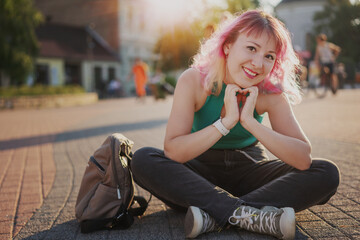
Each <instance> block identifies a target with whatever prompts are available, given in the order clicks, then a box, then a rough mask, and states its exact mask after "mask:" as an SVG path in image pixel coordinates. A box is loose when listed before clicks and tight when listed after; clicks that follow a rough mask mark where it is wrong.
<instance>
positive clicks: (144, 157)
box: [130, 147, 162, 173]
mask: <svg viewBox="0 0 360 240" xmlns="http://www.w3.org/2000/svg"><path fill="white" fill-rule="evenodd" d="M157 156H162V151H161V150H159V149H156V148H152V147H144V148H140V149H139V150H137V151H135V152H134V154H133V157H132V160H131V164H130V167H131V171H132V172H133V173H137V172H139V171H144V170H146V169H149V168H150V167H151V166H153V165H154V161H155V159H156V157H157Z"/></svg>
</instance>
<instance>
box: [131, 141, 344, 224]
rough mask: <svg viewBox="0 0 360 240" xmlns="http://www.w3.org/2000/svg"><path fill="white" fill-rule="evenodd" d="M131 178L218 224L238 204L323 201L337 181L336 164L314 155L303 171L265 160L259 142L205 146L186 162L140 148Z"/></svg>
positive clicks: (305, 204)
mask: <svg viewBox="0 0 360 240" xmlns="http://www.w3.org/2000/svg"><path fill="white" fill-rule="evenodd" d="M131 168H132V172H133V176H134V179H135V182H136V183H137V184H139V185H140V186H141V187H143V188H144V189H146V190H148V191H149V192H151V193H152V194H153V195H154V196H156V197H157V198H159V199H160V200H162V201H163V202H164V203H166V204H167V205H169V206H170V207H172V208H174V209H178V210H184V211H185V210H186V209H187V208H188V207H189V206H197V207H199V208H201V209H203V210H204V211H206V212H207V213H209V214H210V215H211V216H212V217H213V218H215V220H216V222H217V223H218V224H219V226H225V224H226V223H227V221H228V218H229V217H230V216H231V215H232V213H233V212H234V210H235V209H236V208H238V207H239V206H240V205H241V204H246V205H249V206H253V207H256V208H261V207H263V206H274V207H278V208H281V207H292V208H294V209H295V211H301V210H304V209H306V208H309V207H311V206H313V205H317V204H324V203H326V202H327V201H328V200H329V199H330V198H331V197H332V196H333V195H334V194H335V193H336V190H337V187H338V185H339V178H340V177H339V170H338V168H337V166H336V165H335V164H334V163H332V162H331V161H329V160H326V159H313V161H312V164H311V167H310V168H309V169H308V170H304V171H300V170H297V169H295V168H293V167H291V166H289V165H287V164H285V163H284V162H282V161H280V160H268V159H267V157H266V154H265V152H264V148H263V147H262V145H261V144H257V145H255V146H251V147H247V148H244V149H241V150H208V151H207V152H205V153H203V154H202V155H200V156H199V157H197V158H196V159H193V160H191V161H189V162H187V163H185V164H181V163H178V162H175V161H173V160H171V159H169V158H167V157H165V155H164V153H163V151H162V150H159V149H155V148H142V149H139V150H138V151H136V152H135V153H134V156H133V159H132V162H131Z"/></svg>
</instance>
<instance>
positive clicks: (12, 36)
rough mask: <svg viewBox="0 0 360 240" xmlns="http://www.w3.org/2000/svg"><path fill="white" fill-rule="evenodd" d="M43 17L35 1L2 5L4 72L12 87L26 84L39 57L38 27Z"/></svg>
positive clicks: (0, 25) (0, 42)
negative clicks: (36, 33)
mask: <svg viewBox="0 0 360 240" xmlns="http://www.w3.org/2000/svg"><path fill="white" fill-rule="evenodd" d="M41 21H42V15H41V14H40V13H39V12H38V11H37V10H36V9H35V8H34V7H33V5H32V1H31V0H1V1H0V59H1V61H0V72H3V73H5V74H6V75H8V76H9V77H10V81H11V84H12V85H20V84H22V83H24V81H25V78H26V77H27V76H28V75H29V73H30V72H31V71H32V68H33V61H32V60H33V58H34V57H35V56H36V54H37V53H38V43H37V39H36V35H35V31H34V29H35V27H36V26H37V25H38V24H39V23H40V22H41Z"/></svg>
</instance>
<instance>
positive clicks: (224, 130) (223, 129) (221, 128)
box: [213, 118, 230, 136]
mask: <svg viewBox="0 0 360 240" xmlns="http://www.w3.org/2000/svg"><path fill="white" fill-rule="evenodd" d="M213 126H214V127H216V129H217V130H219V132H220V133H221V134H222V135H223V136H226V135H227V134H228V133H229V132H230V130H229V129H227V128H226V127H225V126H224V125H223V124H222V122H221V118H219V119H218V120H217V121H216V122H214V123H213Z"/></svg>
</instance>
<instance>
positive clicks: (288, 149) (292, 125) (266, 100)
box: [242, 94, 311, 170]
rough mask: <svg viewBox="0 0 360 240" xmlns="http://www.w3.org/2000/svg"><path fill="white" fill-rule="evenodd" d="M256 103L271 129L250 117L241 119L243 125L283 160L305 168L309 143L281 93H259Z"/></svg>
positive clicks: (309, 156)
mask: <svg viewBox="0 0 360 240" xmlns="http://www.w3.org/2000/svg"><path fill="white" fill-rule="evenodd" d="M246 102H248V100H246ZM256 106H257V109H258V110H259V112H268V114H269V120H270V123H271V127H272V129H270V128H268V127H266V126H264V125H262V124H260V123H259V122H257V121H256V120H255V119H254V118H250V117H248V118H247V119H243V123H242V124H243V126H244V127H245V128H246V129H247V130H248V131H249V132H251V133H252V134H253V135H254V136H255V137H256V138H257V139H258V140H259V141H260V142H261V143H262V144H263V145H264V146H265V147H266V148H267V149H268V150H269V151H270V152H271V153H272V154H274V155H275V156H276V157H278V158H279V159H281V160H282V161H284V162H285V163H287V164H289V165H291V166H293V167H295V168H297V169H299V170H306V169H308V168H309V167H310V165H311V145H310V142H309V140H308V139H307V138H306V136H305V134H304V133H303V131H302V129H301V128H300V126H299V124H298V122H297V121H296V119H295V116H294V114H293V111H292V109H291V106H290V104H289V102H288V100H287V98H286V97H285V96H284V95H282V94H270V95H261V96H260V97H259V99H258V103H257V104H256ZM243 111H244V110H243Z"/></svg>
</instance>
